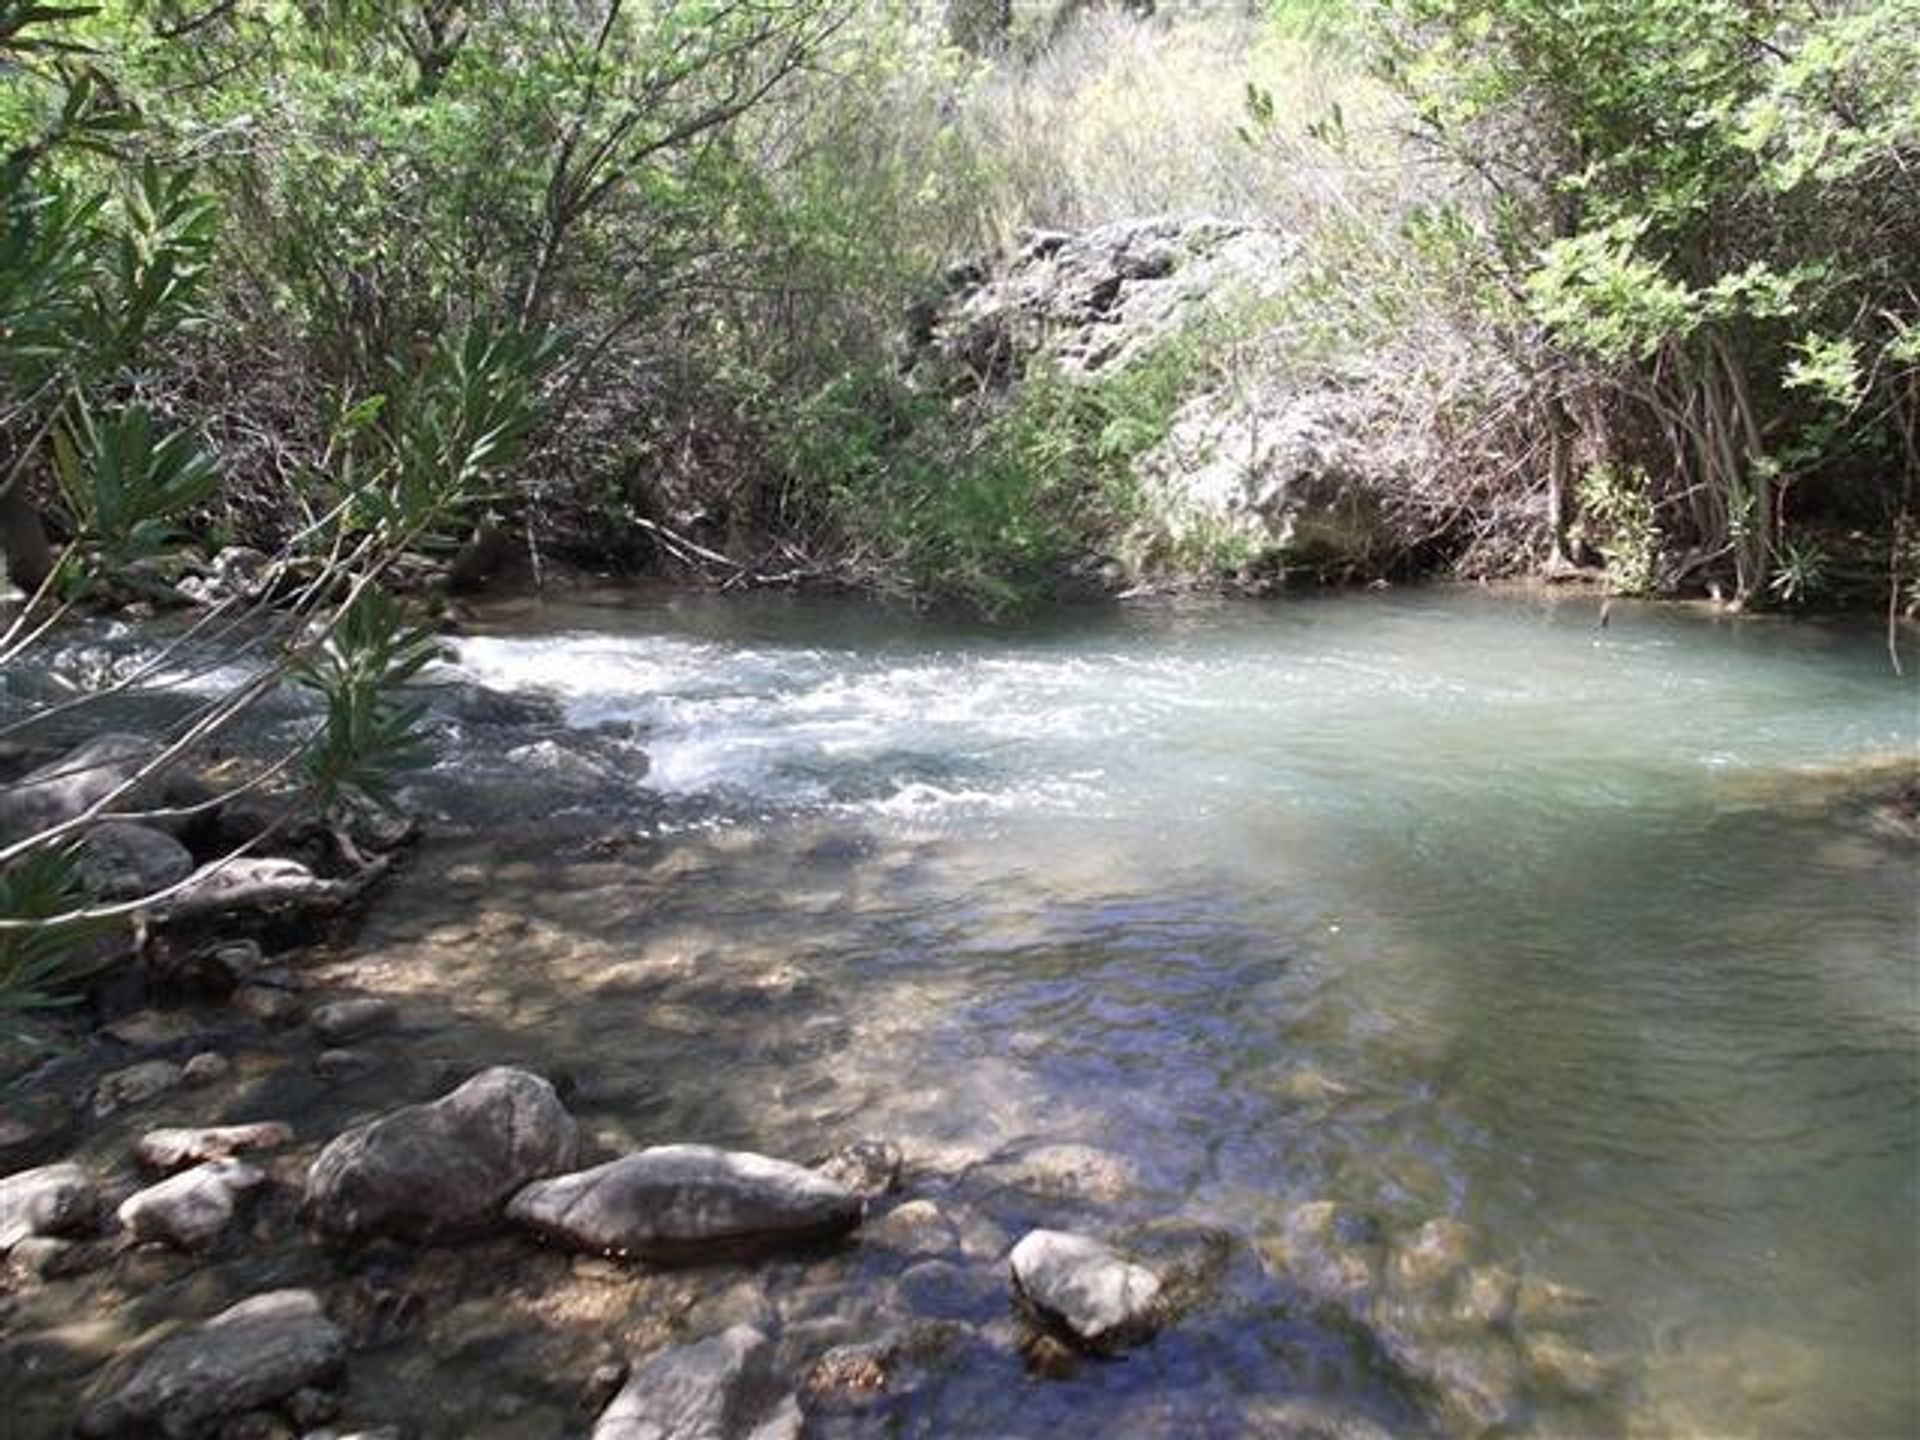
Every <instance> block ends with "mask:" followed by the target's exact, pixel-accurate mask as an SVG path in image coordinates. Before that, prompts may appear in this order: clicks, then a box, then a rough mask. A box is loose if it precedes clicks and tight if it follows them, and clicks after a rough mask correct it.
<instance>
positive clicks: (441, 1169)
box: [305, 1067, 580, 1239]
mask: <svg viewBox="0 0 1920 1440" xmlns="http://www.w3.org/2000/svg"><path fill="white" fill-rule="evenodd" d="M579 1149H580V1135H579V1129H578V1127H577V1126H576V1125H575V1124H574V1120H573V1117H572V1116H571V1115H569V1114H568V1113H567V1110H566V1107H565V1106H563V1105H562V1104H561V1103H560V1097H559V1096H558V1095H557V1094H555V1093H554V1089H553V1086H551V1085H549V1084H548V1083H547V1082H546V1081H545V1080H543V1079H541V1078H540V1077H539V1076H538V1075H533V1074H529V1073H528V1072H527V1071H525V1070H514V1069H508V1068H505V1067H498V1068H495V1069H492V1070H486V1071H482V1072H481V1073H480V1074H478V1075H476V1076H474V1077H473V1078H472V1079H471V1080H469V1081H467V1082H466V1083H465V1084H464V1085H461V1086H460V1087H459V1088H458V1089H456V1090H454V1091H452V1092H451V1093H449V1094H447V1095H444V1096H442V1097H441V1098H440V1099H438V1100H436V1101H434V1102H433V1103H432V1104H428V1105H408V1106H406V1107H405V1108H403V1109H400V1110H396V1111H394V1112H393V1113H392V1114H390V1115H385V1116H382V1117H381V1118H380V1119H378V1120H373V1121H369V1122H368V1123H367V1124H365V1125H360V1126H356V1127H355V1128H354V1129H352V1130H348V1131H346V1132H345V1133H344V1134H341V1135H339V1136H337V1137H335V1139H334V1140H333V1141H332V1142H331V1143H330V1144H329V1145H328V1146H327V1147H326V1149H325V1150H323V1151H321V1152H320V1155H319V1158H318V1159H316V1160H315V1161H314V1162H313V1168H312V1169H311V1170H310V1171H309V1172H308V1174H307V1187H306V1200H305V1206H306V1212H307V1214H308V1216H309V1218H310V1219H311V1220H312V1222H313V1224H314V1226H315V1228H317V1229H318V1230H320V1231H321V1232H322V1233H323V1234H326V1235H329V1236H332V1237H334V1238H336V1239H354V1238H359V1237H363V1236H369V1235H377V1234H391V1235H399V1236H403V1237H411V1238H417V1239H440V1238H444V1237H447V1236H452V1235H459V1234H463V1233H470V1232H472V1231H475V1230H478V1229H482V1228H484V1227H485V1226H487V1225H489V1224H491V1223H492V1222H493V1221H495V1220H497V1219H498V1217H499V1214H500V1206H501V1203H502V1202H503V1201H505V1200H506V1199H507V1197H508V1196H510V1195H512V1194H513V1193H514V1192H515V1191H517V1190H520V1189H521V1187H523V1186H525V1185H526V1184H527V1182H528V1181H530V1180H537V1179H540V1178H541V1177H543V1176H547V1175H554V1174H558V1173H560V1172H561V1171H564V1170H565V1169H567V1167H568V1166H570V1165H572V1164H573V1163H574V1160H575V1159H576V1157H577V1156H578V1154H579Z"/></svg>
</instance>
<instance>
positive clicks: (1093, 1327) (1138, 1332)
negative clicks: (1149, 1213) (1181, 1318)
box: [1012, 1230, 1160, 1350]
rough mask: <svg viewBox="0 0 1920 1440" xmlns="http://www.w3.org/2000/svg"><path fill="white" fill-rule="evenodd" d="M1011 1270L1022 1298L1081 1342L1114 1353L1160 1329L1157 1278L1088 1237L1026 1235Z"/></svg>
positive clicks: (1053, 1233)
mask: <svg viewBox="0 0 1920 1440" xmlns="http://www.w3.org/2000/svg"><path fill="white" fill-rule="evenodd" d="M1012 1266H1013V1283H1014V1287H1015V1289H1016V1290H1017V1291H1018V1292H1019V1294H1020V1295H1021V1297H1022V1298H1024V1299H1025V1300H1026V1301H1027V1302H1028V1303H1029V1304H1030V1305H1032V1306H1033V1307H1034V1308H1035V1309H1036V1310H1038V1311H1039V1312H1040V1314H1041V1315H1042V1316H1043V1317H1045V1318H1046V1319H1048V1320H1050V1321H1053V1322H1054V1323H1056V1324H1059V1325H1062V1326H1064V1327H1065V1328H1066V1330H1067V1331H1068V1333H1069V1334H1071V1335H1072V1336H1073V1337H1074V1338H1075V1339H1076V1340H1079V1341H1080V1342H1081V1343H1082V1344H1085V1345H1089V1346H1091V1347H1093V1348H1095V1349H1100V1350H1108V1349H1118V1348H1122V1347H1124V1346H1127V1345H1131V1344H1137V1343H1138V1342H1140V1341H1141V1340H1144V1339H1146V1338H1147V1337H1148V1336H1150V1335H1151V1334H1152V1333H1153V1331H1154V1330H1155V1329H1156V1328H1157V1327H1158V1325H1159V1319H1160V1317H1159V1305H1158V1302H1159V1299H1160V1278H1159V1277H1158V1276H1157V1275H1155V1274H1154V1273H1153V1272H1152V1271H1151V1270H1148V1269H1147V1268H1145V1267H1144V1266H1141V1265H1135V1264H1134V1263H1133V1262H1131V1261H1130V1260H1128V1259H1126V1258H1125V1257H1124V1256H1122V1255H1121V1254H1120V1253H1119V1252H1118V1251H1116V1250H1114V1249H1112V1248H1111V1247H1109V1246H1107V1245H1103V1244H1102V1243H1101V1242H1100V1241H1098V1240H1095V1239H1093V1238H1091V1237H1090V1236H1086V1235H1074V1234H1070V1233H1068V1232H1066V1231H1063V1230H1033V1231H1029V1232H1028V1233H1027V1234H1026V1235H1025V1236H1024V1237H1022V1239H1021V1241H1020V1243H1019V1244H1018V1245H1016V1246H1014V1247H1013V1256H1012Z"/></svg>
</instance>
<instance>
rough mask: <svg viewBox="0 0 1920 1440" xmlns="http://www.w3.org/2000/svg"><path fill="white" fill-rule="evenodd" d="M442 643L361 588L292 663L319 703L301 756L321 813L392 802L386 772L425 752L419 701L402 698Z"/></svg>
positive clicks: (419, 761) (395, 605) (386, 599)
mask: <svg viewBox="0 0 1920 1440" xmlns="http://www.w3.org/2000/svg"><path fill="white" fill-rule="evenodd" d="M444 651H445V647H444V646H443V645H442V644H441V642H440V639H439V637H438V636H437V635H436V634H435V633H434V632H433V630H432V629H431V628H430V627H429V626H426V625H423V624H420V623H418V622H417V621H415V620H413V619H411V618H410V617H409V616H408V615H407V613H406V610H405V609H404V607H403V606H402V605H401V604H400V603H399V602H398V601H396V600H394V599H393V598H392V597H391V596H389V595H386V594H384V593H382V592H381V591H379V590H374V589H365V590H362V591H361V592H360V593H359V594H358V595H357V596H355V598H353V599H352V600H350V601H349V602H348V603H347V604H346V606H345V607H344V608H343V609H342V611H341V613H340V614H339V616H338V617H337V619H336V621H335V624H334V627H333V629H332V631H331V633H330V634H328V636H327V637H326V639H325V641H324V643H322V644H321V645H320V646H319V647H317V648H316V649H315V650H314V651H313V652H311V653H309V654H308V655H306V656H304V657H302V658H301V659H300V660H299V661H298V662H297V663H296V664H295V665H294V667H293V670H292V677H293V679H294V681H295V683H297V684H299V685H302V686H304V687H306V688H307V689H309V690H312V691H313V692H314V693H316V694H318V695H319V696H320V697H321V698H322V699H323V700H324V701H325V703H326V710H327V713H326V719H325V721H324V722H323V723H322V724H321V726H320V728H319V730H318V731H317V733H316V735H315V737H314V740H313V743H312V744H311V746H310V748H309V749H308V751H307V754H306V774H307V781H308V783H309V785H310V786H311V787H312V790H313V794H314V796H315V798H316V801H317V803H318V804H319V806H320V808H321V810H322V811H327V812H331V811H334V810H336V809H338V808H339V807H341V806H342V805H351V804H368V805H374V806H377V807H380V808H391V807H392V805H393V798H394V792H393V783H392V782H393V776H394V775H395V773H396V772H399V771H402V770H409V769H414V768H417V767H419V766H420V765H423V764H425V763H426V762H427V760H428V759H429V758H431V751H430V749H429V748H428V745H427V741H426V737H425V735H424V733H423V732H422V730H421V723H420V722H421V719H422V717H423V715H424V714H425V706H423V705H422V704H420V703H419V702H417V701H409V700H406V699H404V698H402V697H403V695H404V693H405V691H406V689H407V687H408V686H409V685H411V684H412V682H413V681H414V680H416V679H417V678H418V677H419V674H420V672H421V671H422V670H424V669H425V668H426V667H427V666H428V665H430V664H432V663H433V662H434V661H435V660H437V659H439V658H441V656H442V655H443V654H444Z"/></svg>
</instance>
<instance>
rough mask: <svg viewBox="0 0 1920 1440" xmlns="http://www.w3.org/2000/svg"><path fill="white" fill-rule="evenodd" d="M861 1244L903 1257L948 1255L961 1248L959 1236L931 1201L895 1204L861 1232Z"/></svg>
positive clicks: (949, 1221)
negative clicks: (895, 1252) (894, 1252)
mask: <svg viewBox="0 0 1920 1440" xmlns="http://www.w3.org/2000/svg"><path fill="white" fill-rule="evenodd" d="M860 1238H861V1243H862V1244H864V1245H871V1246H879V1247H880V1248H881V1249H885V1250H893V1251H897V1252H898V1253H900V1254H902V1255H929V1256H931V1255H945V1254H949V1253H951V1252H952V1251H955V1250H958V1249H959V1248H960V1233H959V1231H958V1230H956V1229H955V1228H954V1224H953V1222H952V1221H951V1220H949V1219H948V1218H947V1217H946V1215H945V1214H944V1213H943V1212H942V1211H941V1209H940V1207H939V1206H938V1205H935V1204H934V1203H933V1202H932V1201H931V1200H908V1201H905V1202H904V1203H902V1204H899V1205H896V1206H894V1207H893V1209H891V1210H889V1211H887V1213H886V1214H884V1215H882V1216H881V1217H880V1218H879V1219H877V1220H870V1221H868V1222H867V1224H866V1226H865V1227H864V1228H863V1229H862V1231H861V1232H860Z"/></svg>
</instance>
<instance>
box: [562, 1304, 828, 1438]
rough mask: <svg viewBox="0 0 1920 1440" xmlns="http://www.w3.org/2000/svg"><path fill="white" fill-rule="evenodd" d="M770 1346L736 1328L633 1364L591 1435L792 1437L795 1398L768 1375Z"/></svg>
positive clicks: (797, 1421) (797, 1422)
mask: <svg viewBox="0 0 1920 1440" xmlns="http://www.w3.org/2000/svg"><path fill="white" fill-rule="evenodd" d="M773 1356H774V1350H773V1345H772V1343H771V1342H770V1341H769V1340H768V1339H767V1337H766V1336H765V1335H763V1334H761V1333H760V1332H759V1331H758V1330H755V1329H753V1328H752V1327H751V1326H747V1325H736V1326H734V1327H733V1328H732V1329H730V1330H726V1331H723V1332H722V1333H721V1334H719V1335H715V1336H714V1337H713V1338H711V1339H709V1340H702V1341H700V1342H699V1343H697V1344H694V1345H682V1346H679V1347H678V1348H676V1349H672V1350H667V1351H664V1352H662V1353H661V1354H658V1355H655V1356H653V1357H652V1358H651V1359H649V1360H647V1361H645V1362H644V1363H642V1364H640V1365H637V1366H635V1367H634V1370H633V1373H632V1374H631V1375H629V1376H628V1377H627V1383H626V1384H625V1385H623V1386H621V1387H620V1392H619V1393H618V1394H617V1395H615V1396H614V1397H613V1403H612V1404H610V1405H608V1406H607V1408H606V1409H605V1410H604V1411H602V1412H601V1415H600V1419H599V1422H598V1423H597V1424H595V1425H594V1427H593V1440H797V1437H798V1436H799V1434H800V1428H801V1417H800V1408H799V1404H798V1402H797V1401H796V1400H795V1399H794V1397H793V1396H792V1395H791V1394H787V1393H784V1392H783V1390H782V1388H781V1386H780V1385H779V1383H778V1382H777V1381H776V1380H775V1378H774V1374H773Z"/></svg>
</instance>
